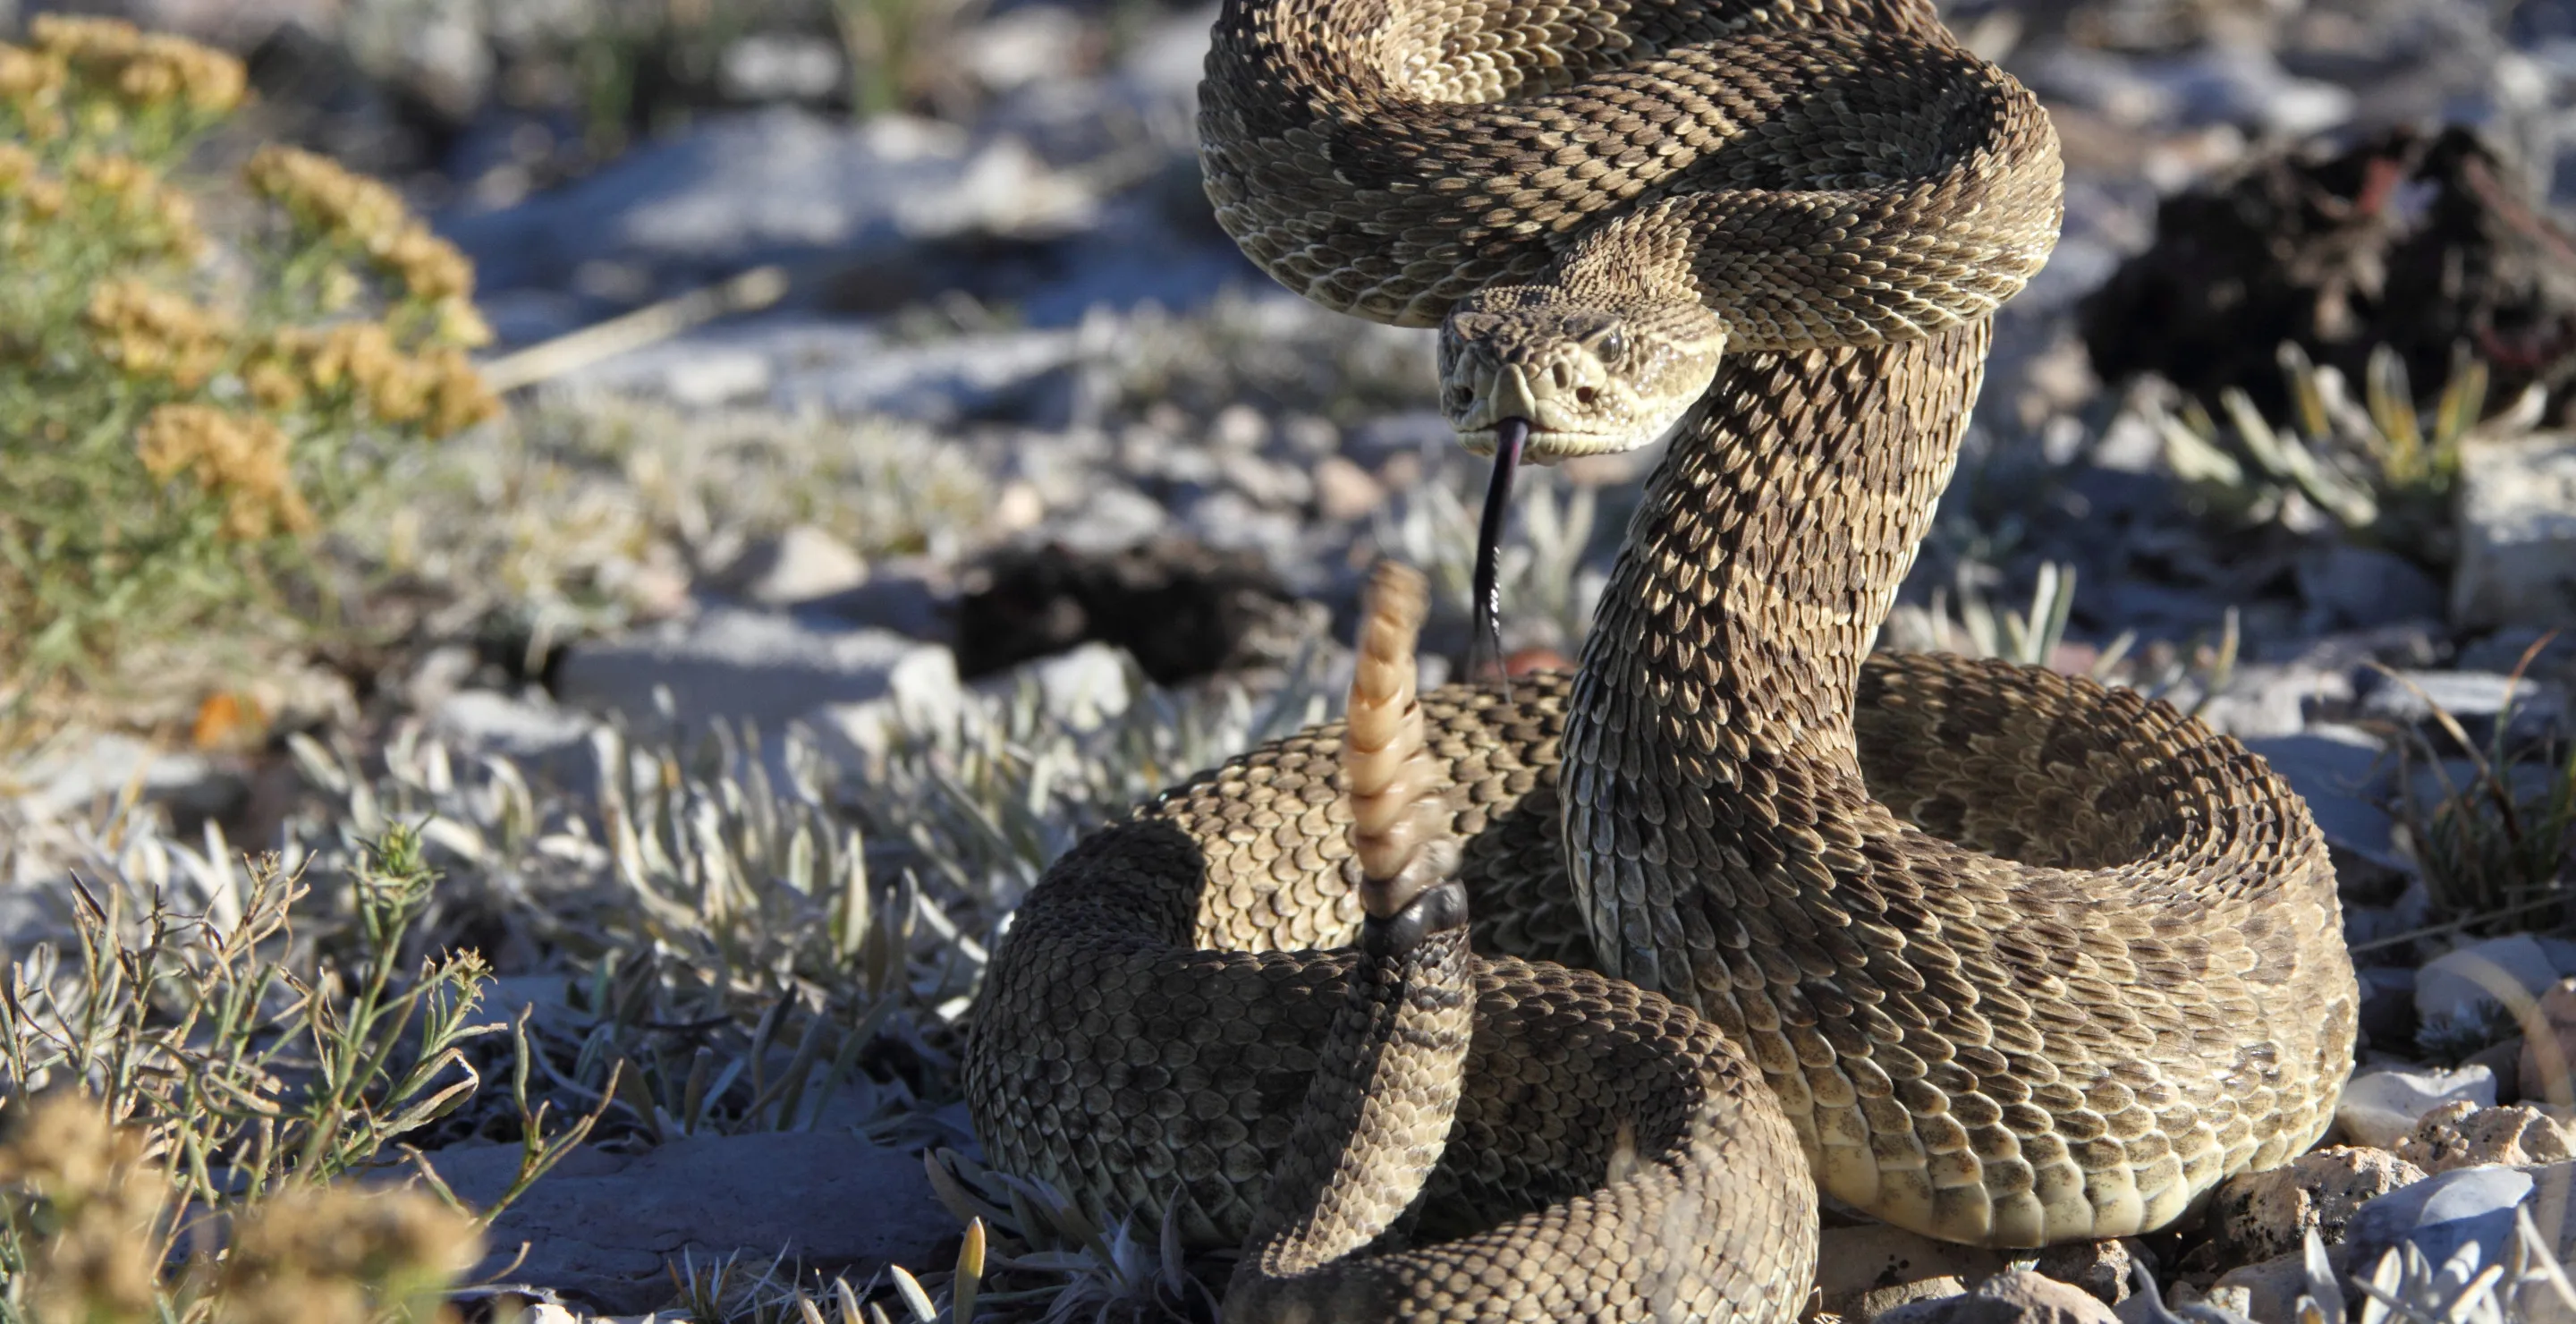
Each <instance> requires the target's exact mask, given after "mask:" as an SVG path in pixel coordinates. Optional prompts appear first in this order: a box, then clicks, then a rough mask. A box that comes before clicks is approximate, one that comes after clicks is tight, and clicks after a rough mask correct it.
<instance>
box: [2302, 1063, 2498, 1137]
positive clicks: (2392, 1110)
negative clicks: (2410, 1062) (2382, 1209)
mask: <svg viewBox="0 0 2576 1324" xmlns="http://www.w3.org/2000/svg"><path fill="white" fill-rule="evenodd" d="M2462 1099H2465V1100H2467V1101H2469V1102H2470V1103H2474V1104H2476V1105H2478V1106H2479V1107H2481V1108H2491V1107H2494V1106H2495V1101H2496V1081H2495V1072H2493V1071H2490V1070H2488V1069H2487V1068H2485V1067H2483V1066H2473V1067H2461V1068H2460V1069H2459V1070H2457V1071H2443V1070H2440V1069H2438V1068H2433V1067H2422V1068H2393V1067H2375V1068H2366V1069H2364V1070H2361V1071H2358V1072H2355V1073H2354V1074H2353V1078H2352V1079H2351V1080H2350V1081H2348V1082H2346V1083H2345V1085H2344V1087H2343V1097H2342V1098H2341V1099H2340V1100H2338V1101H2337V1102H2336V1103H2335V1122H2336V1124H2337V1125H2339V1126H2341V1127H2342V1128H2343V1130H2344V1134H2345V1135H2347V1136H2349V1137H2351V1139H2352V1142H2353V1143H2354V1144H2357V1145H2367V1146H2369V1147H2371V1148H2373V1149H2390V1148H2394V1147H2395V1146H2396V1144H2397V1142H2398V1141H2399V1140H2400V1139H2402V1138H2404V1137H2405V1136H2406V1134H2407V1133H2408V1132H2411V1131H2413V1130H2414V1129H2415V1123H2416V1122H2417V1121H2418V1120H2419V1119H2421V1118H2422V1117H2423V1116H2424V1114H2426V1113H2428V1112H2431V1111H2433V1110H2434V1109H2435V1108H2438V1107H2440V1106H2442V1105H2443V1104H2446V1103H2451V1102H2454V1101H2456V1100H2462Z"/></svg>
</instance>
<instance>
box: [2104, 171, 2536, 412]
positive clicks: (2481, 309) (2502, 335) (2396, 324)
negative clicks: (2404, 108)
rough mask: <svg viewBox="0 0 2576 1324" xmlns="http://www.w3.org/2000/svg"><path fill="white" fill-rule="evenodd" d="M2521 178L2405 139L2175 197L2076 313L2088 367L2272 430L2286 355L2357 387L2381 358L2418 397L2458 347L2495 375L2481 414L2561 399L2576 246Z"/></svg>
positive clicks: (2282, 404) (2281, 399)
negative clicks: (2245, 406)
mask: <svg viewBox="0 0 2576 1324" xmlns="http://www.w3.org/2000/svg"><path fill="white" fill-rule="evenodd" d="M2516 178H2517V174H2516V172H2514V171H2512V170H2510V169H2508V168H2506V167H2505V166H2503V165H2502V164H2501V163H2500V161H2499V158H2498V157H2497V155H2496V153H2494V152H2493V151H2492V150H2490V149H2489V148H2488V147H2487V146H2486V145H2485V144H2484V143H2482V142H2481V141H2480V140H2479V139H2478V137H2477V136H2476V135H2475V134H2474V133H2473V132H2471V131H2469V130H2466V129H2459V128H2451V129H2445V130H2442V131H2441V132H2438V133H2432V134H2427V133H2424V132H2422V131H2420V130H2416V129H2412V128H2398V129H2392V130H2389V131H2386V132H2383V133H2380V134H2378V135H2375V136H2373V137H2371V138H2369V139H2368V140H2366V141H2364V142H2362V143H2361V144H2360V145H2358V146H2355V147H2353V148H2351V149H2350V150H2347V151H2343V152H2341V153H2338V154H2334V155H2330V156H2318V155H2300V154H2290V153H2281V154H2274V155H2270V156H2266V157H2263V158H2261V159H2259V160H2257V161H2254V162H2252V163H2251V164H2249V165H2248V166H2247V167H2246V168H2244V169H2243V170H2241V171H2240V172H2238V173H2237V174H2236V175H2235V176H2234V177H2233V178H2231V179H2229V180H2227V181H2224V182H2222V183H2220V184H2217V185H2214V186H2212V187H2209V188H2205V189H2195V190H2192V191H2190V192H2186V193H2182V194H2178V195H2176V196H2174V197H2170V198H2167V199H2166V200H2165V201H2164V202H2163V203H2162V204H2160V205H2159V206H2158V208H2157V213H2156V242H2155V245H2154V246H2153V247H2152V248H2150V249H2149V250H2147V251H2146V252H2144V253H2141V254H2139V255H2138V256H2137V257H2135V258H2133V259H2131V260H2130V261H2129V262H2128V264H2127V265H2125V266H2123V267H2122V268H2121V269H2120V271H2119V272H2118V274H2116V275H2115V276H2113V277H2112V279H2111V281H2110V283H2109V284H2107V285H2105V286H2103V288H2102V289H2101V290H2100V291H2098V292H2096V293H2095V294H2094V295H2093V296H2092V297H2090V298H2088V299H2086V300H2085V301H2084V303H2083V304H2082V306H2081V309H2080V311H2079V318H2080V322H2081V325H2082V329H2083V334H2084V340H2085V344H2086V347H2087V348H2088V349H2089V350H2090V351H2091V353H2092V357H2093V366H2094V370H2095V371H2096V372H2098V373H2100V374H2101V376H2102V377H2103V379H2104V380H2106V381H2114V382H2116V381H2119V380H2122V379H2125V378H2128V377H2131V376H2134V375H2136V374H2139V373H2147V372H2152V373H2156V374H2158V375H2160V376H2162V377H2164V378H2166V379H2168V380H2170V381H2172V382H2174V383H2175V384H2177V385H2179V386H2181V387H2182V388H2183V389H2184V390H2186V391H2189V392H2192V393H2195V394H2198V395H2200V396H2202V397H2203V398H2205V399H2214V398H2215V396H2216V394H2217V392H2218V390H2219V388H2221V387H2225V386H2236V387H2241V388H2243V389H2244V390H2246V391H2247V392H2248V393H2249V394H2251V395H2252V396H2253V397H2254V399H2255V402H2256V403H2257V404H2258V405H2260V406H2262V407H2263V409H2264V411H2265V412H2266V413H2267V414H2268V415H2269V416H2271V417H2274V418H2278V417H2281V416H2282V415H2283V413H2284V411H2285V408H2286V404H2287V397H2286V393H2285V389H2284V386H2283V382H2282V379H2281V371H2280V368H2279V367H2278V365H2277V364H2276V363H2275V361H2274V352H2275V349H2276V347H2277V346H2279V345H2280V343H2281V342H2283V341H2285V340H2294V341H2297V342H2298V343H2300V344H2301V345H2303V346H2305V347H2306V348H2307V351H2308V353H2309V356H2310V357H2311V358H2313V359H2314V360H2316V361H2317V362H2318V363H2320V364H2331V365H2333V366H2335V367H2338V368H2341V369H2342V370H2343V371H2344V372H2345V373H2346V375H2347V378H2348V379H2349V380H2351V381H2355V382H2358V381H2360V380H2362V376H2361V373H2362V369H2363V367H2364V365H2365V364H2366V362H2367V360H2368V358H2369V355H2370V352H2371V351H2372V349H2374V348H2375V347H2377V346H2379V345H2381V344H2386V345H2389V346H2391V347H2392V348H2394V349H2395V350H2396V351H2397V353H2398V354H2399V356H2400V357H2401V358H2403V359H2404V361H2405V364H2406V367H2407V370H2408V374H2409V376H2410V378H2411V380H2412V381H2414V382H2415V383H2417V385H2418V387H2419V389H2430V388H2431V386H2432V385H2433V384H2437V383H2439V382H2441V381H2443V380H2444V379H2445V378H2447V377H2448V376H2449V374H2450V366H2451V355H2452V352H2453V346H2455V345H2458V344H2461V343H2466V344H2468V345H2469V346H2470V347H2471V348H2472V349H2473V350H2475V351H2476V352H2477V353H2478V354H2479V355H2480V356H2481V357H2483V358H2485V359H2486V360H2487V362H2488V364H2489V365H2490V367H2491V368H2492V369H2493V372H2494V376H2493V378H2492V380H2491V385H2490V393H2489V396H2488V398H2489V399H2490V400H2491V401H2494V402H2499V403H2501V402H2506V401H2511V400H2513V399H2514V398H2515V397H2516V396H2518V395H2519V394H2521V392H2522V390H2523V388H2524V387H2525V386H2526V385H2529V384H2532V383H2535V382H2537V383H2539V384H2541V385H2543V386H2545V387H2547V388H2548V389H2549V390H2550V392H2551V394H2552V396H2553V397H2554V396H2556V395H2557V394H2558V393H2559V391H2560V390H2562V389H2563V388H2564V387H2565V386H2567V385H2568V384H2569V383H2570V382H2576V247H2571V245H2570V242H2569V240H2568V237H2567V236H2566V235H2565V234H2564V233H2563V232H2561V231H2560V230H2559V229H2558V227H2557V226H2556V225H2555V224H2554V223H2553V222H2551V221H2550V220H2548V219H2547V218H2546V216H2545V215H2544V214H2543V213H2542V212H2540V211H2539V210H2538V209H2537V208H2535V207H2534V206H2532V204H2531V202H2530V201H2529V200H2528V199H2527V198H2525V197H2524V196H2523V195H2522V192H2521V189H2520V187H2519V186H2518V185H2517V184H2516V183H2514V182H2513V181H2514V180H2515V179H2516ZM2419 200H2420V205H2418V203H2419ZM2214 326H2224V327H2226V328H2228V334H2226V335H2210V334H2208V329H2209V328H2211V327H2214Z"/></svg>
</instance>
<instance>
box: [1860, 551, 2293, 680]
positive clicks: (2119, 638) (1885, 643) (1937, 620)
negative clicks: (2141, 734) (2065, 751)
mask: <svg viewBox="0 0 2576 1324" xmlns="http://www.w3.org/2000/svg"><path fill="white" fill-rule="evenodd" d="M1991 573H1992V572H1991V571H1989V570H1986V569H1985V568H1984V567H1982V566H1979V565H1977V564H1976V563H1974V562H1969V561H1962V562H1960V563H1959V567H1958V571H1957V574H1956V575H1955V576H1954V581H1953V586H1952V587H1950V588H1936V589H1934V590H1932V593H1931V596H1930V600H1929V601H1928V602H1926V603H1924V604H1922V605H1919V606H1918V605H1916V604H1913V603H1903V604H1899V605H1898V606H1897V608H1896V609H1895V610H1894V611H1893V612H1890V613H1889V614H1888V618H1887V625H1886V628H1885V630H1884V632H1883V633H1882V634H1881V635H1880V637H1879V643H1880V645H1881V646H1882V647H1887V648H1895V649H1904V650H1910V651H1916V652H1932V653H1956V654H1959V655H1960V656H1962V657H1976V658H1997V659H2001V660H2003V661H2006V662H2011V663H2014V664H2016V665H2018V666H2025V667H2050V668H2054V669H2056V670H2060V671H2066V672H2069V673H2072V674H2081V675H2084V676H2089V677H2091V678H2092V679H2094V680H2098V681H2101V682H2103V683H2104V684H2110V685H2126V686H2128V687H2129V688H2131V689H2135V690H2137V691H2139V692H2140V693H2143V694H2145V695H2146V696H2147V697H2148V698H2151V699H2169V700H2172V701H2173V702H2174V703H2175V704H2177V705H2178V706H2180V707H2182V708H2183V709H2184V711H2185V712H2186V713H2187V714H2188V715H2192V716H2197V715H2199V713H2200V712H2201V711H2202V710H2203V709H2204V708H2206V707H2208V705H2209V701H2210V700H2211V699H2212V698H2214V697H2216V696H2217V694H2218V693H2219V691H2221V690H2223V689H2225V688H2226V686H2227V682H2228V681H2229V679H2230V678H2232V677H2233V676H2234V675H2235V672H2236V663H2237V660H2238V653H2239V650H2240V647H2241V644H2242V642H2243V640H2242V636H2241V634H2240V633H2239V626H2238V618H2237V613H2236V609H2235V608H2234V607H2230V608H2228V609H2227V611H2226V613H2225V614H2224V615H2223V616H2222V617H2221V618H2220V624H2219V627H2218V631H2217V634H2216V636H2215V637H2214V638H2212V637H2202V638H2197V639H2193V640H2191V641H2189V642H2188V643H2187V644H2186V645H2184V646H2181V647H2177V646H2175V645H2173V644H2171V643H2168V642H2161V641H2160V642H2157V643H2153V644H2150V645H2148V646H2147V647H2145V648H2140V647H2139V646H2138V636H2137V633H2136V632H2135V631H2133V630H2123V631H2121V632H2120V633H2119V634H2118V635H2116V636H2114V637H2113V638H2112V639H2111V641H2110V642H2109V643H2107V644H2104V645H2102V646H2101V647H2100V648H2099V649H2094V648H2091V647H2089V646H2086V645H2080V644H2077V645H2070V644H2069V643H2068V641H2067V638H2066V627H2067V622H2068V620H2069V618H2070V617H2071V616H2072V615H2073V613H2074V610H2075V567H2073V566H2071V565H2064V564H2060V563H2058V562H2055V561H2046V562H2042V563H2041V564H2040V567H2039V573H2038V575H2037V576H2036V577H2035V578H2034V579H2033V581H2032V584H2031V591H2030V607H2029V610H2027V611H2021V610H2016V609H2014V608H2010V607H2006V608H2003V609H2001V610H1998V609H1997V608H1996V607H1995V605H1994V604H1993V603H1992V602H1990V601H1989V600H1988V599H1987V595H1986V590H1985V589H1984V588H1983V587H1981V585H1980V582H1979V581H1980V579H1981V578H1983V577H1984V576H1986V575H1990V574H1991ZM1954 595H1955V596H1954ZM1954 602H1955V604H1956V606H1955V610H1954V607H1953V603H1954Z"/></svg>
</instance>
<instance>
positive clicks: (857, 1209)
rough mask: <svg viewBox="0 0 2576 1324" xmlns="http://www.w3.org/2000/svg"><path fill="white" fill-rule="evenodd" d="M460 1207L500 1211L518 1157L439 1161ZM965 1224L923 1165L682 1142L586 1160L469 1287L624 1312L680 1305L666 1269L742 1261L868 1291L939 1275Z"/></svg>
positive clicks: (512, 1215) (513, 1150) (768, 1141)
mask: <svg viewBox="0 0 2576 1324" xmlns="http://www.w3.org/2000/svg"><path fill="white" fill-rule="evenodd" d="M429 1161H430V1166H432V1167H433V1168H435V1169H437V1171H438V1175H439V1177H440V1178H441V1179H442V1180H444V1181H446V1182H447V1184H448V1185H449V1186H451V1187H453V1188H454V1189H455V1191H456V1193H457V1194H458V1195H459V1196H462V1197H463V1198H464V1199H466V1200H467V1201H469V1202H472V1203H474V1204H476V1205H484V1204H488V1203H489V1202H491V1201H492V1200H494V1199H496V1198H498V1197H499V1195H500V1194H501V1192H502V1191H504V1190H506V1189H508V1187H509V1184H510V1182H511V1180H512V1179H513V1178H514V1177H516V1176H517V1174H518V1167H519V1147H518V1146H516V1145H461V1146H457V1147H455V1148H452V1149H443V1150H440V1151H438V1152H436V1153H434V1154H431V1155H430V1156H429ZM956 1231H957V1220H956V1218H955V1217H954V1216H953V1215H951V1214H950V1213H949V1212H948V1211H947V1210H946V1209H945V1208H944V1207H942V1206H941V1205H940V1203H939V1201H938V1199H937V1197H935V1196H933V1195H932V1194H931V1191H930V1181H929V1178H928V1177H927V1176H925V1175H924V1173H923V1172H922V1166H921V1159H920V1157H919V1156H918V1155H916V1154H911V1153H908V1152H905V1151H903V1150H898V1149H886V1148H881V1147H879V1146H876V1145H872V1144H870V1143H868V1142H867V1141H865V1140H862V1139H859V1138H858V1137H856V1136H850V1135H830V1134H824V1133H819V1132H793V1131H791V1132H764V1133H760V1134H755V1135H742V1136H714V1137H702V1138H697V1139H686V1140H675V1141H672V1142H671V1143H669V1144H667V1145H664V1146H662V1147H660V1148H659V1149H654V1150H650V1151H647V1152H645V1153H642V1154H635V1155H626V1154H604V1153H601V1152H599V1151H597V1150H593V1149H589V1148H587V1147H584V1148H582V1149H579V1150H576V1151H574V1152H573V1153H572V1154H570V1155H568V1156H567V1157H566V1158H565V1159H564V1161H563V1162H562V1163H561V1164H560V1165H558V1166H557V1167H556V1168H555V1169H554V1170H553V1171H552V1172H549V1173H547V1174H546V1176H545V1177H544V1179H542V1180H540V1181H539V1182H538V1183H537V1184H536V1185H535V1186H533V1187H531V1188H529V1190H528V1191H527V1193H526V1194H524V1195H521V1196H520V1197H519V1199H518V1201H517V1202H516V1203H514V1204H512V1205H511V1206H510V1207H509V1208H508V1209H506V1210H503V1211H502V1213H501V1216H500V1217H499V1218H498V1219H497V1220H495V1221H494V1223H493V1225H492V1227H491V1229H490V1231H489V1232H488V1233H487V1234H486V1240H487V1242H488V1243H489V1244H490V1245H491V1246H492V1247H493V1251H492V1254H491V1255H490V1256H489V1257H488V1258H486V1259H485V1261H484V1262H483V1263H482V1264H481V1265H479V1266H477V1268H476V1269H475V1271H474V1272H473V1273H471V1274H468V1275H467V1279H468V1280H469V1281H471V1280H473V1279H477V1278H482V1277H486V1276H489V1275H491V1274H494V1273H498V1272H500V1271H502V1270H503V1269H505V1268H507V1266H508V1265H509V1264H510V1261H511V1260H512V1258H513V1257H515V1256H517V1255H518V1253H519V1246H520V1244H521V1243H522V1242H524V1243H526V1244H527V1247H528V1253H527V1258H526V1259H524V1260H521V1261H520V1262H519V1265H518V1267H517V1268H515V1269H510V1270H509V1277H510V1279H511V1281H513V1282H518V1283H525V1284H528V1285H531V1286H535V1287H543V1288H550V1289H552V1290H554V1291H557V1292H561V1293H564V1294H566V1295H568V1296H577V1297H579V1298H581V1299H582V1300H584V1301H585V1302H587V1303H588V1304H590V1305H591V1306H592V1307H593V1308H595V1309H598V1310H601V1311H606V1312H615V1313H627V1312H634V1311H643V1310H652V1309H654V1308H656V1307H658V1306H661V1305H662V1304H664V1303H665V1302H667V1301H668V1300H669V1299H670V1297H671V1295H672V1286H671V1279H670V1276H669V1275H668V1273H667V1272H666V1271H665V1270H664V1268H663V1265H664V1264H665V1262H668V1261H674V1260H677V1259H679V1258H680V1256H681V1255H682V1254H684V1253H685V1254H687V1255H689V1256H691V1257H692V1258H693V1259H695V1261H696V1262H697V1263H699V1264H707V1263H710V1262H713V1261H716V1260H720V1259H723V1258H724V1257H726V1256H728V1255H732V1254H736V1253H739V1254H741V1256H742V1257H743V1259H744V1260H745V1261H746V1262H748V1263H752V1264H759V1265H766V1264H768V1263H769V1262H770V1261H771V1260H772V1259H775V1258H777V1257H779V1256H781V1255H784V1256H785V1257H786V1259H787V1261H788V1262H789V1263H791V1264H795V1265H799V1266H801V1267H803V1268H805V1269H809V1270H811V1269H820V1270H822V1271H823V1272H824V1273H826V1274H831V1273H836V1272H841V1271H844V1270H855V1271H856V1277H858V1278H865V1277H866V1276H867V1275H868V1274H870V1273H873V1272H875V1271H876V1270H877V1269H878V1268H879V1267H881V1266H883V1265H885V1264H887V1263H895V1264H901V1265H903V1266H905V1267H906V1268H909V1269H914V1270H921V1269H926V1268H929V1267H931V1265H930V1262H929V1261H930V1256H931V1254H932V1253H933V1251H934V1250H935V1249H936V1248H937V1246H938V1243H939V1242H940V1240H941V1239H942V1238H944V1237H947V1236H949V1235H951V1234H953V1233H954V1232H956Z"/></svg>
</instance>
